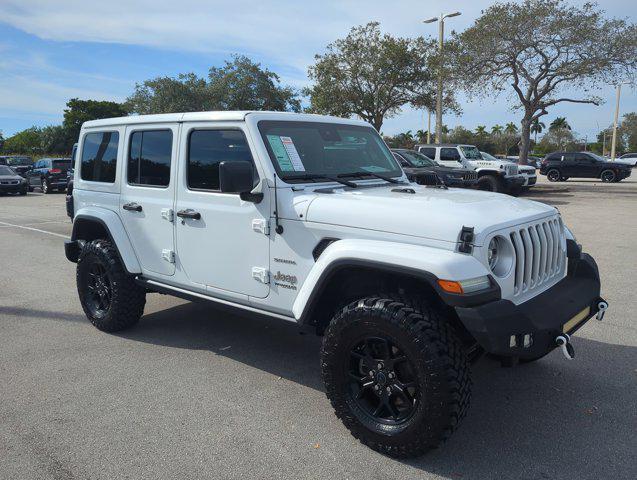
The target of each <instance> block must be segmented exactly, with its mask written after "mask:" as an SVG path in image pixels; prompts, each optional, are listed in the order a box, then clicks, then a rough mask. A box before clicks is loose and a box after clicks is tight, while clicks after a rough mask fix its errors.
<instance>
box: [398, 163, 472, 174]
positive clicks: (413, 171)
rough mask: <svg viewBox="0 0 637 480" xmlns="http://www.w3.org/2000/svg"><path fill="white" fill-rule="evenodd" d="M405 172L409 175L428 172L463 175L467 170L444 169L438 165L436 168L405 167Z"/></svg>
mask: <svg viewBox="0 0 637 480" xmlns="http://www.w3.org/2000/svg"><path fill="white" fill-rule="evenodd" d="M403 170H404V171H405V172H407V173H411V174H414V175H416V174H419V173H428V172H437V173H463V172H466V171H467V169H466V168H454V167H443V166H438V165H436V166H435V167H405V168H403Z"/></svg>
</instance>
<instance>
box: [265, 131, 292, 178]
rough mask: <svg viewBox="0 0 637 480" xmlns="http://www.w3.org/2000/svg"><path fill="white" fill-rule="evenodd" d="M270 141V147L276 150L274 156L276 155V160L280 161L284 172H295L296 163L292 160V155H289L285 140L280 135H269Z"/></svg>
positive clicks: (280, 166)
mask: <svg viewBox="0 0 637 480" xmlns="http://www.w3.org/2000/svg"><path fill="white" fill-rule="evenodd" d="M268 142H269V143H270V147H271V148H272V151H273V152H274V156H275V157H276V161H277V162H279V168H280V169H281V171H283V172H293V171H294V165H292V162H291V161H290V157H289V156H288V152H287V150H286V149H285V147H284V146H283V142H281V137H279V136H278V135H268Z"/></svg>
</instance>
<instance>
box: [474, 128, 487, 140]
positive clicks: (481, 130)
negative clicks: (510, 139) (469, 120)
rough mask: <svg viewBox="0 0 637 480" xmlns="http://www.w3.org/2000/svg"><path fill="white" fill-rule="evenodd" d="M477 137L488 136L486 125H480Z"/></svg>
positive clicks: (477, 129)
mask: <svg viewBox="0 0 637 480" xmlns="http://www.w3.org/2000/svg"><path fill="white" fill-rule="evenodd" d="M476 136H478V137H486V136H487V127H485V126H484V125H478V126H477V127H476Z"/></svg>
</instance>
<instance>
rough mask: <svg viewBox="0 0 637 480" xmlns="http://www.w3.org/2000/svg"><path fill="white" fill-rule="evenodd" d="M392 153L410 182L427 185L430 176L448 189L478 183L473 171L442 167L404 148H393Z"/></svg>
mask: <svg viewBox="0 0 637 480" xmlns="http://www.w3.org/2000/svg"><path fill="white" fill-rule="evenodd" d="M392 153H393V154H394V157H395V158H396V160H398V163H400V165H401V167H403V170H404V171H405V174H407V178H409V180H410V181H412V182H416V183H419V184H424V185H429V184H430V183H431V182H430V181H429V179H430V178H431V177H432V175H433V176H435V177H437V178H438V179H440V182H441V183H443V184H445V185H446V186H448V187H473V186H475V185H476V183H477V182H478V174H477V173H476V172H475V171H474V170H469V169H468V168H452V167H443V166H441V165H438V164H437V163H436V162H435V161H433V160H432V159H431V158H429V157H428V156H426V155H425V154H423V153H420V152H416V151H414V150H408V149H406V148H393V149H392Z"/></svg>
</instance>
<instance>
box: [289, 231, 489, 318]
mask: <svg viewBox="0 0 637 480" xmlns="http://www.w3.org/2000/svg"><path fill="white" fill-rule="evenodd" d="M348 267H368V268H372V269H377V270H381V271H384V272H387V273H400V274H404V275H406V276H411V277H414V278H418V279H420V280H424V281H426V282H427V283H428V284H429V285H431V287H432V288H433V289H434V290H435V291H436V292H437V293H438V295H439V296H440V297H441V298H442V300H443V301H444V302H445V303H447V304H448V305H450V306H461V305H462V306H468V305H477V304H480V303H486V302H487V301H492V300H494V299H498V298H500V288H499V286H498V284H497V282H495V281H494V280H493V277H492V276H491V275H490V272H488V271H487V269H486V267H485V266H484V265H482V264H481V263H480V262H479V261H478V260H477V259H476V258H475V257H473V256H471V255H465V254H461V253H458V252H455V251H452V250H444V249H441V248H434V247H427V246H421V245H412V244H403V243H389V242H386V241H377V240H355V239H351V240H350V239H348V240H338V241H335V242H333V243H331V244H330V245H329V246H328V247H327V248H326V249H325V251H324V252H323V253H322V254H321V256H320V257H319V258H318V260H317V262H316V263H315V264H314V267H313V268H312V269H311V270H310V272H309V274H308V276H307V278H306V279H305V281H304V282H303V285H302V286H301V288H300V289H299V293H298V295H297V297H296V300H295V301H294V305H293V306H292V313H293V315H294V318H296V319H297V321H298V322H299V323H301V324H304V323H307V322H308V320H309V317H310V316H311V313H312V311H313V309H314V307H315V306H316V305H317V303H318V301H319V298H320V296H321V293H322V291H323V290H324V289H325V287H326V286H327V285H328V284H329V281H330V279H331V278H332V277H333V275H334V274H335V273H337V272H338V271H340V270H342V269H344V268H348ZM485 275H487V276H489V278H490V279H491V284H492V288H490V289H488V290H485V291H481V292H476V293H473V294H465V295H458V294H450V293H447V292H444V291H443V290H442V289H441V288H440V286H439V285H438V282H437V281H438V279H444V280H457V281H459V280H467V279H470V278H476V277H480V276H485Z"/></svg>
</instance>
